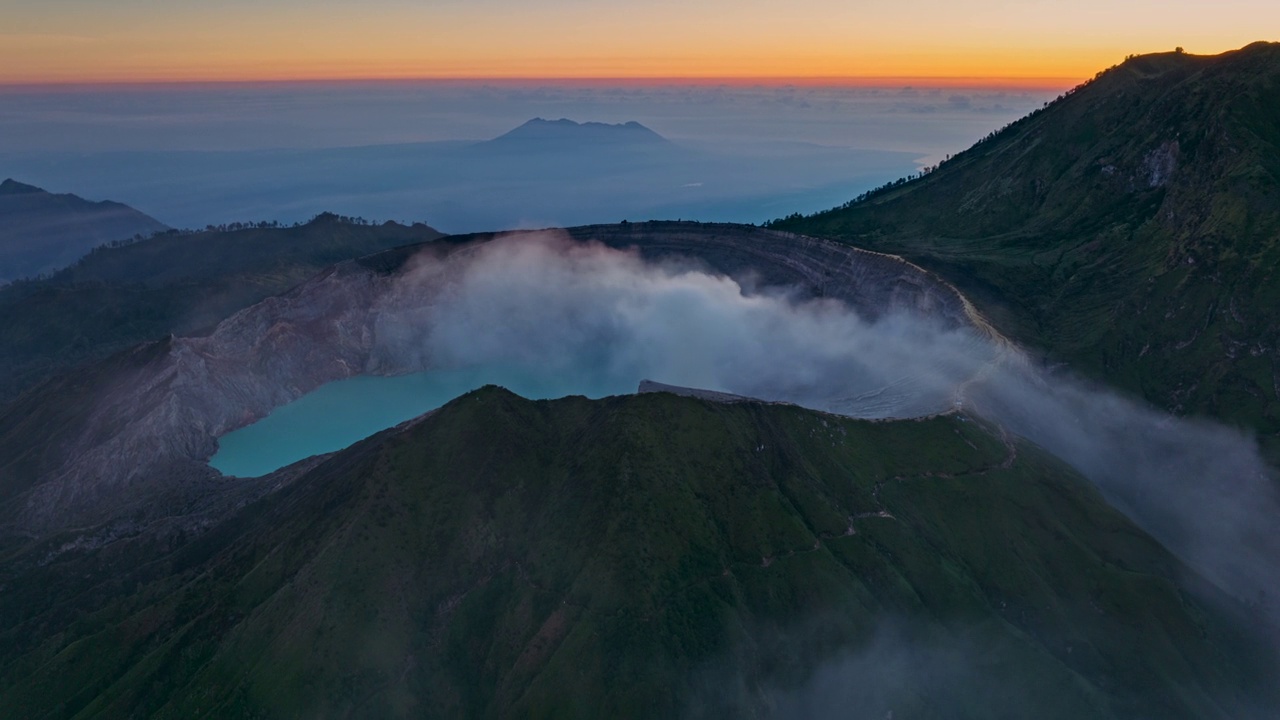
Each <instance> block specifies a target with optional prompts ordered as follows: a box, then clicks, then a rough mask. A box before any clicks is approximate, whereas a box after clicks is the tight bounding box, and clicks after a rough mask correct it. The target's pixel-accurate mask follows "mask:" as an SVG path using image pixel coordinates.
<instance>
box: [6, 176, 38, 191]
mask: <svg viewBox="0 0 1280 720" xmlns="http://www.w3.org/2000/svg"><path fill="white" fill-rule="evenodd" d="M42 192H44V190H43V189H41V188H38V187H36V186H35V185H28V184H26V183H20V182H18V181H17V180H14V179H13V178H9V179H7V180H5V181H4V182H2V183H0V195H33V194H35V193H42Z"/></svg>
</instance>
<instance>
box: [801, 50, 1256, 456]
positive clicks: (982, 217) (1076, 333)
mask: <svg viewBox="0 0 1280 720" xmlns="http://www.w3.org/2000/svg"><path fill="white" fill-rule="evenodd" d="M780 226H781V227H783V228H784V229H790V230H795V231H799V232H804V233H808V234H815V235H822V236H827V237H835V238H842V239H845V240H848V241H849V242H852V243H854V244H857V245H860V246H865V247H869V248H872V249H876V250H883V251H886V252H891V253H898V254H902V255H904V256H905V257H907V258H909V259H910V260H912V261H914V262H917V263H919V264H921V265H924V266H926V267H928V268H930V269H932V270H935V271H937V272H939V273H941V274H943V275H944V276H946V277H947V278H949V279H950V280H952V281H954V282H955V283H957V284H958V285H960V286H961V287H962V289H964V290H965V291H966V292H968V293H969V294H970V295H971V296H972V297H973V299H974V300H975V301H976V302H978V303H979V305H980V306H982V307H983V309H984V310H986V311H987V312H988V313H989V314H990V315H991V316H992V317H993V319H994V320H995V321H996V322H997V324H998V325H1000V326H1001V327H1002V328H1003V329H1005V330H1007V331H1008V332H1009V334H1011V335H1013V336H1015V337H1017V338H1019V339H1021V340H1023V341H1025V342H1027V343H1028V344H1030V345H1032V346H1033V347H1038V348H1041V349H1043V350H1044V351H1046V352H1047V353H1048V354H1049V355H1050V356H1051V357H1052V358H1054V359H1057V360H1065V361H1067V362H1069V363H1070V364H1071V365H1072V366H1073V367H1074V368H1076V369H1078V370H1080V371H1082V372H1084V373H1086V374H1089V375H1092V376H1094V377H1096V378H1101V379H1105V380H1106V381H1108V382H1111V383H1114V384H1119V385H1121V386H1123V387H1125V388H1127V389H1129V390H1131V391H1133V392H1136V393H1139V394H1141V395H1142V396H1144V397H1145V398H1147V399H1148V400H1150V401H1152V402H1154V403H1156V404H1158V405H1161V406H1163V407H1167V408H1170V409H1173V410H1176V411H1178V412H1185V413H1207V414H1210V415H1213V416H1216V417H1218V418H1221V419H1225V420H1227V421H1230V422H1233V423H1236V424H1240V425H1245V426H1248V427H1251V428H1255V429H1258V430H1260V431H1262V432H1263V433H1264V434H1266V435H1268V436H1270V437H1269V441H1270V442H1272V443H1273V445H1274V444H1275V443H1276V442H1277V437H1276V435H1277V433H1280V402H1277V395H1280V274H1278V269H1280V44H1276V43H1257V44H1254V45H1250V46H1248V47H1246V48H1244V49H1242V50H1239V51H1235V52H1230V53H1226V54H1224V55H1220V56H1215V57H1198V56H1191V55H1185V54H1182V53H1168V54H1162V55H1149V56H1142V57H1137V58H1133V59H1130V60H1128V61H1126V62H1125V63H1124V64H1122V65H1120V66H1118V67H1116V68H1112V69H1111V70H1108V71H1106V72H1105V73H1101V74H1100V75H1099V77H1098V78H1097V79H1095V80H1094V81H1092V82H1090V83H1088V84H1086V85H1085V86H1082V87H1081V88H1078V89H1077V91H1075V92H1072V93H1070V94H1068V95H1067V96H1066V97H1064V98H1062V99H1060V100H1058V101H1057V102H1055V103H1053V104H1052V105H1050V106H1049V107H1047V108H1046V109H1045V110H1043V111H1040V112H1037V113H1035V114H1033V115H1031V116H1029V117H1027V118H1024V119H1023V120H1020V121H1018V122H1016V123H1014V124H1013V125H1011V126H1009V127H1008V128H1006V129H1005V130H1003V131H1002V132H1000V133H998V134H995V135H994V136H993V137H991V138H989V139H987V140H985V141H983V142H980V143H979V144H978V145H976V146H974V147H973V148H971V149H970V150H968V151H966V152H964V153H962V154H960V155H957V156H956V157H954V158H951V159H950V160H949V161H948V162H945V163H943V164H942V165H941V167H939V168H938V169H937V170H935V171H934V172H932V173H929V174H926V175H925V176H923V177H922V178H919V179H916V180H913V181H911V182H908V183H905V184H902V185H897V186H894V187H891V188H888V189H886V190H883V191H880V192H878V193H874V194H872V195H871V196H870V197H869V198H866V199H864V200H862V201H859V202H854V203H851V204H849V205H847V206H846V207H843V208H839V209H836V210H832V211H830V212H826V213H821V214H818V215H816V216H812V217H808V218H796V217H793V218H790V219H788V220H786V221H783V222H781V223H780ZM1276 447H1277V448H1280V446H1276Z"/></svg>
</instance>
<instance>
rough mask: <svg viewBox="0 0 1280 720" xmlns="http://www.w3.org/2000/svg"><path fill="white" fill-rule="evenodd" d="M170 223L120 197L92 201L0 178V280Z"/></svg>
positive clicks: (46, 269)
mask: <svg viewBox="0 0 1280 720" xmlns="http://www.w3.org/2000/svg"><path fill="white" fill-rule="evenodd" d="M168 229H169V228H168V226H166V225H164V224H162V223H161V222H160V221H159V220H156V219H154V218H151V217H148V216H146V215H144V214H143V213H141V212H139V211H137V210H134V209H133V208H131V207H128V206H126V205H121V204H120V203H115V202H107V201H103V202H97V203H95V202H90V201H88V200H85V199H83V198H80V197H77V196H75V195H71V194H56V195H55V194H53V193H49V192H46V191H44V190H41V189H40V188H38V187H34V186H32V185H26V184H24V183H20V182H17V181H15V180H12V179H10V180H5V181H4V182H3V183H0V283H5V282H9V281H13V280H17V279H20V278H29V277H35V276H37V275H41V274H47V273H51V272H53V271H54V270H58V269H61V268H64V267H66V266H68V265H70V264H72V263H74V262H75V261H77V260H79V259H80V258H81V257H83V256H84V255H85V254H86V253H88V252H89V251H90V250H92V249H93V248H95V247H98V246H99V245H104V244H106V243H109V242H118V241H120V242H123V241H128V240H133V239H135V237H150V236H151V235H152V234H154V233H157V232H160V231H162V230H168Z"/></svg>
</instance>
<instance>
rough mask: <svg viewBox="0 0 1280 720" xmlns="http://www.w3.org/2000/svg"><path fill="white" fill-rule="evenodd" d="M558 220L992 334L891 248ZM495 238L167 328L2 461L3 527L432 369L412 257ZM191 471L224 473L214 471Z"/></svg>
mask: <svg viewBox="0 0 1280 720" xmlns="http://www.w3.org/2000/svg"><path fill="white" fill-rule="evenodd" d="M567 232H568V235H569V236H570V237H571V238H572V239H573V240H575V241H579V242H586V241H596V242H599V243H602V244H604V245H607V246H609V247H613V248H635V249H637V250H638V251H639V252H640V253H641V255H642V256H643V257H644V258H645V259H647V260H656V261H672V260H674V259H677V258H679V259H680V261H681V262H694V263H697V264H699V265H701V266H704V267H705V268H707V269H709V270H711V271H714V272H715V273H718V274H724V275H727V276H730V277H732V278H734V279H736V280H738V281H739V282H741V283H742V284H743V285H744V287H751V286H754V287H766V286H790V287H795V288H798V290H799V292H800V293H802V294H807V295H810V296H813V297H823V298H833V299H838V300H841V301H843V302H845V303H847V304H848V305H849V306H851V307H852V308H853V309H854V310H855V311H856V312H857V313H858V314H859V315H860V316H862V317H865V318H869V319H874V318H878V317H880V316H882V315H884V314H885V313H889V312H906V313H910V314H914V315H921V316H926V317H929V318H931V319H933V320H934V321H936V322H938V323H940V324H942V325H943V326H945V327H952V328H958V327H968V328H973V329H975V330H977V331H978V332H980V333H983V334H988V335H991V336H994V332H993V331H992V330H990V328H989V327H988V326H987V325H986V324H985V322H983V321H982V319H981V318H980V317H979V316H978V315H977V314H976V313H975V312H974V311H973V309H972V307H971V306H970V305H969V304H968V302H967V301H966V300H965V298H964V297H963V296H961V295H960V293H959V292H957V291H956V290H955V289H954V288H953V287H952V286H950V285H949V284H947V283H945V282H943V281H941V280H940V279H938V278H937V277H936V276H934V275H932V274H930V273H927V272H925V271H923V270H921V269H920V268H918V267H916V266H914V265H912V264H910V263H907V262H905V261H903V260H901V259H899V258H896V257H893V256H888V255H882V254H878V253H871V252H866V251H862V250H858V249H856V248H852V247H848V246H844V245H837V244H835V243H831V242H827V241H823V240H819V239H815V238H809V237H802V236H796V235H791V234H787V233H779V232H772V231H767V230H761V229H756V228H750V227H741V226H730V225H699V224H693V223H643V224H622V225H612V226H592V227H584V228H575V229H572V230H569V231H567ZM520 236H521V234H520V233H516V234H514V237H515V239H517V240H518V239H519V238H520ZM495 237H498V236H494V235H480V236H470V237H465V238H451V239H448V240H446V241H438V242H434V243H427V244H424V245H419V246H414V247H410V248H400V249H397V250H393V251H389V252H388V253H384V254H381V255H377V256H371V257H369V258H365V259H362V260H358V261H349V262H346V263H343V264H340V265H338V266H335V267H333V268H330V269H329V270H327V271H325V272H323V273H321V274H320V275H318V276H317V277H315V278H313V279H312V280H310V281H308V282H306V283H304V284H303V285H301V286H299V287H297V288H295V289H294V290H292V291H291V292H289V293H287V294H285V295H282V296H278V297H273V298H270V299H267V300H265V301H263V302H261V303H259V304H257V305H254V306H252V307H250V308H247V309H245V310H243V311H241V312H238V313H236V314H235V315H233V316H231V317H229V318H227V319H226V320H225V321H223V322H222V323H221V324H219V325H218V326H217V328H216V329H215V330H214V331H213V332H212V333H210V334H209V335H208V336H205V337H192V338H171V339H169V340H168V341H165V342H164V343H162V346H161V347H159V348H157V349H154V350H153V351H152V352H149V353H145V355H146V357H145V359H141V360H139V361H138V362H136V363H134V364H132V365H130V364H128V363H126V364H125V368H124V369H116V370H113V371H112V373H111V376H110V377H108V378H100V379H99V381H98V382H96V383H94V384H93V387H92V388H90V389H89V390H88V391H85V392H83V393H82V395H81V396H80V397H77V398H75V400H74V401H75V402H78V403H79V404H80V406H79V409H78V410H77V412H76V413H75V414H76V422H71V423H63V426H62V427H59V428H54V429H53V432H52V433H51V434H50V435H49V436H48V437H47V438H45V439H44V441H43V442H44V443H45V444H46V446H47V447H46V448H45V449H44V451H42V452H40V453H38V457H35V459H32V458H28V461H27V462H24V463H11V464H10V465H8V466H5V467H4V468H2V469H3V472H4V473H5V474H7V475H8V477H6V478H3V488H4V490H5V491H6V492H5V494H7V495H8V496H9V497H7V498H0V502H2V501H6V500H7V501H8V502H7V504H8V507H9V510H8V512H6V513H5V516H6V520H7V523H6V524H9V525H10V528H11V529H12V530H16V531H19V532H23V533H37V534H38V533H41V532H45V531H50V530H54V529H57V528H65V527H71V526H80V525H88V524H93V523H96V522H101V521H104V520H106V519H107V518H110V517H113V515H114V513H116V512H118V511H119V510H120V509H121V508H123V507H129V506H133V505H135V504H137V503H138V502H139V501H140V500H142V499H144V498H145V497H146V496H148V495H149V494H154V493H157V492H161V491H162V490H164V486H165V484H166V483H167V482H169V479H168V478H169V477H171V476H172V475H173V474H174V472H175V471H174V468H175V467H182V468H186V470H185V472H186V476H188V477H189V476H191V474H192V468H193V467H197V466H199V464H200V463H203V461H205V460H207V459H208V458H209V457H210V456H212V454H213V453H214V452H215V451H216V449H217V438H218V437H220V436H221V435H223V434H225V433H227V432H230V431H231V430H234V429H236V428H239V427H243V426H245V425H248V424H250V423H252V422H254V421H255V420H257V419H259V418H261V417H263V416H265V415H267V414H268V413H270V412H271V411H272V410H273V409H274V408H276V407H278V406H280V405H283V404H285V403H288V402H290V401H291V400H294V399H296V398H298V397H300V396H302V395H304V394H306V393H308V392H310V391H311V390H314V389H315V388H317V387H319V386H321V385H323V384H325V383H328V382H332V381H335V380H340V379H344V378H348V377H352V376H355V375H361V374H370V375H393V374H401V373H408V372H416V371H422V370H428V369H431V367H432V365H431V363H432V359H431V357H430V356H429V355H427V354H424V353H421V352H415V351H414V350H415V348H417V347H418V346H419V345H420V333H421V331H422V328H423V327H426V326H427V325H429V322H430V317H431V313H432V307H433V303H434V300H435V297H436V294H437V292H438V290H439V288H438V285H439V284H440V281H442V280H444V278H441V277H439V276H438V275H432V274H430V273H425V274H424V273H421V272H417V269H418V268H420V267H421V266H422V263H423V261H424V260H426V259H431V260H440V259H444V258H450V257H455V256H456V255H457V254H458V253H468V252H474V251H475V249H476V248H478V247H481V246H483V245H484V244H485V243H488V242H490V241H491V240H493V239H494V238H495ZM57 401H58V402H65V401H66V400H65V399H59V400H57ZM23 429H24V428H19V430H23ZM30 430H31V428H30V427H26V428H25V431H27V432H30ZM9 432H10V433H12V432H14V431H13V429H12V428H9ZM10 439H12V438H10ZM201 467H202V466H201ZM205 469H206V470H207V468H205ZM195 474H196V475H197V476H198V475H201V473H199V472H196V473H195ZM198 482H203V483H212V484H217V483H219V482H223V480H222V479H221V478H219V477H218V476H217V474H216V473H214V472H212V471H211V470H209V471H207V473H205V474H204V475H203V477H200V478H199V480H198ZM197 484H198V483H197ZM15 501H16V502H15Z"/></svg>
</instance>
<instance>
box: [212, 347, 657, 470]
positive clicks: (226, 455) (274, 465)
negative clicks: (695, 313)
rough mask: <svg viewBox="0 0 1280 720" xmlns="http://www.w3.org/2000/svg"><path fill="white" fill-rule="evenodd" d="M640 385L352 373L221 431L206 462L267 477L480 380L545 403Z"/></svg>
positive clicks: (467, 373) (490, 371) (482, 373)
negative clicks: (256, 418)
mask: <svg viewBox="0 0 1280 720" xmlns="http://www.w3.org/2000/svg"><path fill="white" fill-rule="evenodd" d="M638 382H639V381H638V380H637V381H636V382H634V383H626V384H623V383H621V382H619V381H617V380H613V381H609V380H604V379H600V378H595V379H589V378H582V377H577V378H569V382H566V380H565V379H557V380H552V379H549V378H548V377H547V376H546V374H539V373H533V372H529V371H527V370H520V369H506V368H495V367H484V368H470V369H464V370H432V371H428V372H421V373H415V374H412V375H398V376H394V377H375V376H359V377H353V378H349V379H346V380H339V381H337V382H332V383H329V384H327V385H323V386H321V387H319V388H317V389H316V390H314V391H312V392H310V393H308V394H307V395H304V396H302V397H300V398H298V399H297V400H295V401H293V402H291V403H289V404H287V405H282V406H281V407H278V408H276V409H275V411H273V412H272V413H271V414H270V415H268V416H267V417H265V418H263V419H261V420H259V421H258V422H256V423H254V424H252V425H248V426H246V427H243V428H240V429H239V430H234V431H232V432H229V433H227V434H226V435H223V436H222V437H221V438H219V439H218V452H217V454H215V455H214V456H213V458H212V459H210V461H209V464H210V465H212V466H213V467H214V468H215V469H216V470H218V471H219V472H221V473H222V474H224V475H234V476H238V477H257V476H259V475H265V474H267V473H269V472H272V471H274V470H278V469H280V468H282V467H284V466H286V465H290V464H292V463H295V462H297V461H299V460H302V459H304V458H308V457H311V456H312V455H321V454H324V453H329V452H334V451H335V450H341V449H342V448H345V447H347V446H349V445H351V444H352V443H355V442H358V441H360V440H362V439H364V438H366V437H369V436H370V435H373V434H374V433H377V432H379V431H382V430H385V429H387V428H390V427H395V426H396V425H399V424H400V423H402V422H405V421H406V420H412V419H413V418H415V417H417V416H419V415H421V414H423V413H425V412H429V411H431V410H434V409H436V408H438V407H440V406H442V405H444V404H445V403H447V402H449V401H450V400H452V399H454V398H456V397H458V396H459V395H463V394H465V393H468V392H470V391H472V390H475V389H476V388H480V387H483V386H485V385H501V386H503V387H505V388H507V389H508V390H511V391H512V392H514V393H517V394H519V395H522V396H524V397H527V398H530V399H534V400H545V399H550V398H556V397H563V396H565V395H586V396H587V397H592V398H599V397H605V396H607V395H621V394H625V393H631V392H635V389H636V384H637V383H638Z"/></svg>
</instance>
